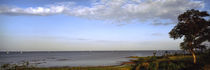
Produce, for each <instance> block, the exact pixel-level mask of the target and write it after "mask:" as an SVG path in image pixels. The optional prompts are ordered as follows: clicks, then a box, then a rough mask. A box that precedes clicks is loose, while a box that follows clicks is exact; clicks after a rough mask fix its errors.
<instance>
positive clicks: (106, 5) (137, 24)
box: [0, 0, 210, 51]
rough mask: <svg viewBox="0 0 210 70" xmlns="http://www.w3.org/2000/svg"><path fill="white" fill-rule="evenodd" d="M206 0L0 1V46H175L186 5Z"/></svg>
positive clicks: (204, 6) (41, 48)
mask: <svg viewBox="0 0 210 70" xmlns="http://www.w3.org/2000/svg"><path fill="white" fill-rule="evenodd" d="M209 5H210V1H209V0H0V38H1V39H0V50H12V51H19V50H22V51H78V50H80V51H81V50H86V51H89V50H176V49H179V43H180V42H181V40H173V39H170V38H169V35H168V32H169V31H170V30H171V29H172V28H173V27H174V26H175V25H176V23H177V19H176V18H177V16H178V15H179V14H181V13H183V12H184V11H186V10H188V9H199V10H202V11H209V12H210V7H209Z"/></svg>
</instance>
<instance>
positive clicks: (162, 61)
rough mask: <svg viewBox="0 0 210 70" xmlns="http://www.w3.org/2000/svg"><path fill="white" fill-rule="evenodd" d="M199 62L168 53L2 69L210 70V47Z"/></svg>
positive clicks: (15, 66) (4, 67)
mask: <svg viewBox="0 0 210 70" xmlns="http://www.w3.org/2000/svg"><path fill="white" fill-rule="evenodd" d="M197 56H198V57H197V63H196V64H194V63H193V57H192V56H191V54H168V53H165V54H164V55H162V56H155V54H154V55H153V56H148V57H138V56H130V57H127V58H134V59H132V60H130V62H123V63H122V64H121V65H117V66H93V67H35V66H33V65H30V63H29V62H24V63H22V64H20V65H16V64H4V65H2V66H1V70H209V69H210V49H208V50H206V51H204V52H197Z"/></svg>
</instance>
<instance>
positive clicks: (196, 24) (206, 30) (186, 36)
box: [169, 9, 210, 63]
mask: <svg viewBox="0 0 210 70" xmlns="http://www.w3.org/2000/svg"><path fill="white" fill-rule="evenodd" d="M209 18H210V17H209V14H208V13H207V12H206V11H199V10H194V9H191V10H187V11H186V12H184V13H183V14H180V15H179V16H178V24H177V25H176V26H175V27H174V28H173V29H172V30H171V31H170V32H169V35H170V38H173V39H180V38H182V37H183V40H184V41H183V42H182V43H180V47H181V49H183V50H186V51H188V52H190V53H191V54H192V56H193V63H196V54H195V50H196V49H201V48H202V49H203V48H205V47H206V46H205V45H202V43H203V42H205V41H210V21H209V20H207V19H209Z"/></svg>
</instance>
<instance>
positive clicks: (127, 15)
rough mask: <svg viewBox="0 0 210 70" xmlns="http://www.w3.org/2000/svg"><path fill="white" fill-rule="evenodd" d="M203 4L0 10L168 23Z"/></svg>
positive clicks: (106, 0) (159, 1)
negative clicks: (163, 21)
mask: <svg viewBox="0 0 210 70" xmlns="http://www.w3.org/2000/svg"><path fill="white" fill-rule="evenodd" d="M203 7H204V3H203V2H201V1H192V0H146V1H140V0H101V1H99V2H97V1H96V2H94V3H92V4H91V6H78V5H75V4H74V3H72V2H70V3H58V4H55V5H49V6H46V7H33V8H32V7H29V8H18V7H6V6H0V14H8V15H39V16H47V15H54V14H65V15H69V16H78V17H82V18H88V19H97V20H108V21H114V22H131V21H140V22H144V21H151V20H152V21H153V22H156V23H162V22H161V21H157V19H161V20H170V21H167V22H165V23H166V24H168V23H174V22H176V18H177V16H178V14H180V13H183V12H184V11H186V10H187V9H197V8H203ZM163 25H164V23H163Z"/></svg>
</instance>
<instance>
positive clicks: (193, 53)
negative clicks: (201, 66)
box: [190, 50, 196, 64]
mask: <svg viewBox="0 0 210 70" xmlns="http://www.w3.org/2000/svg"><path fill="white" fill-rule="evenodd" d="M190 52H191V54H192V56H193V63H194V64H196V55H195V52H194V51H193V50H190Z"/></svg>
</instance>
